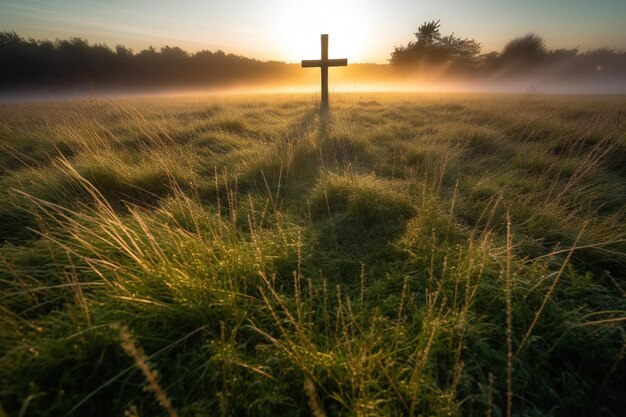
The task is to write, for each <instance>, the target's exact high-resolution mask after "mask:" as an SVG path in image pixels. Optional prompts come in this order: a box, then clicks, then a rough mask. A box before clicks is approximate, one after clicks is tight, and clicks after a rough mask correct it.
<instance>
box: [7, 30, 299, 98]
mask: <svg viewBox="0 0 626 417" xmlns="http://www.w3.org/2000/svg"><path fill="white" fill-rule="evenodd" d="M286 72H289V66H287V65H286V64H284V63H282V62H273V61H268V62H262V61H259V60H256V59H251V58H246V57H243V56H238V55H233V54H227V53H225V52H223V51H221V50H219V51H216V52H211V51H206V50H203V51H199V52H196V53H194V54H190V53H188V52H186V51H184V50H183V49H181V48H179V47H170V46H165V47H163V48H161V49H160V50H156V49H155V48H153V47H149V48H147V49H144V50H142V51H140V52H138V53H133V51H132V50H130V49H128V48H126V47H125V46H122V45H118V46H116V47H115V49H111V48H109V47H108V46H106V45H103V44H90V43H89V42H88V41H86V40H84V39H80V38H71V39H68V40H56V41H49V40H36V39H25V38H22V37H21V36H19V35H17V34H16V33H15V32H0V88H2V89H4V90H19V89H23V88H33V89H39V88H51V89H54V88H83V89H89V88H110V87H120V88H127V87H138V88H141V87H153V86H157V85H158V86H168V87H182V86H197V85H208V86H211V85H216V86H217V85H228V84H234V83H238V82H241V81H257V82H258V81H263V80H268V79H271V78H274V77H276V76H281V75H285V73H286Z"/></svg>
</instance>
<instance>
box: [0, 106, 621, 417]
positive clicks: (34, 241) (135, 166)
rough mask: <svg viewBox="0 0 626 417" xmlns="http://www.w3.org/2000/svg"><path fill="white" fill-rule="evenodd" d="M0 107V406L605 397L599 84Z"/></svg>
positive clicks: (612, 354)
mask: <svg viewBox="0 0 626 417" xmlns="http://www.w3.org/2000/svg"><path fill="white" fill-rule="evenodd" d="M331 98H332V99H333V102H332V103H331V105H332V108H331V110H330V111H329V112H323V113H320V111H319V109H318V107H317V102H316V99H315V97H312V96H298V95H286V96H267V95H259V96H233V97H213V96H206V97H179V98H142V99H125V100H97V99H93V100H85V101H67V102H39V103H16V104H2V105H0V291H1V292H0V294H1V295H0V300H1V301H0V404H1V406H0V415H2V416H4V415H5V414H6V415H10V416H20V417H21V416H55V417H56V416H63V415H69V416H128V417H131V416H155V415H168V416H170V417H171V416H174V415H178V416H212V415H224V416H230V415H232V416H243V415H250V416H275V415H281V416H285V417H287V416H307V415H314V416H316V417H322V416H340V415H341V416H367V415H370V416H383V415H389V416H396V415H407V416H419V415H423V416H427V415H440V416H455V415H464V416H512V415H516V416H541V415H546V416H547V415H550V416H590V415H605V416H618V415H623V414H622V413H623V410H624V409H625V407H626V396H624V387H626V362H625V359H624V354H625V350H626V334H625V323H626V298H625V294H626V293H625V291H626V240H625V239H626V185H625V184H626V123H625V122H624V118H625V116H624V115H623V113H624V111H625V110H626V99H625V98H624V97H617V96H616V97H541V96H534V95H525V96H522V95H519V96H505V95H500V96H485V95H482V96H462V95H459V96H455V95H432V96H428V95H384V94H379V95H360V94H345V95H337V96H334V97H331Z"/></svg>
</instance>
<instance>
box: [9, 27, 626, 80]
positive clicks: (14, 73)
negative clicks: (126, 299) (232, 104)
mask: <svg viewBox="0 0 626 417" xmlns="http://www.w3.org/2000/svg"><path fill="white" fill-rule="evenodd" d="M414 36H415V40H412V41H410V42H408V44H406V45H403V46H399V47H395V48H394V50H393V51H392V52H391V56H390V59H389V63H390V65H361V66H359V65H351V66H350V67H349V68H348V69H347V70H345V71H344V72H343V73H342V72H341V71H338V72H335V73H337V74H343V75H340V77H341V76H344V77H346V78H349V76H353V77H354V78H363V77H365V78H367V77H370V78H371V77H373V76H374V75H375V76H376V77H378V78H385V77H388V78H392V77H394V76H397V75H398V74H407V73H419V72H420V71H426V70H428V69H436V70H437V73H438V74H440V75H442V76H458V75H461V76H470V77H481V78H494V77H496V78H500V79H501V78H514V77H518V76H524V75H528V74H533V73H537V72H541V73H542V74H544V75H545V74H552V76H554V77H555V78H557V77H558V78H559V79H560V80H563V79H568V80H576V79H579V80H594V79H596V80H599V79H602V80H612V79H619V80H621V81H622V82H623V81H624V80H625V79H626V53H625V52H623V51H618V50H614V49H607V48H602V49H595V50H591V51H586V52H580V51H579V50H578V49H554V50H550V49H548V48H547V47H546V45H545V42H544V40H543V39H542V38H541V37H540V36H538V35H536V34H527V35H525V36H522V37H519V38H516V39H513V40H511V41H510V42H508V43H507V44H506V45H505V47H504V48H503V50H502V51H500V52H491V53H487V54H483V53H481V45H480V43H478V42H476V41H475V40H474V39H469V38H461V37H457V36H455V35H454V34H450V35H442V34H441V32H440V23H439V21H429V22H425V23H424V24H423V25H421V26H419V28H418V30H417V32H415V33H414ZM346 71H347V72H346ZM346 74H347V75H346ZM312 75H313V74H312V72H310V71H300V68H299V65H298V64H287V63H284V62H278V61H266V62H264V61H259V60H256V59H251V58H246V57H243V56H239V55H233V54H227V53H225V52H223V51H221V50H218V51H216V52H211V51H207V50H202V51H199V52H196V53H188V52H186V51H184V50H182V49H181V48H179V47H170V46H165V47H163V48H160V49H159V50H157V49H155V48H153V47H149V48H147V49H144V50H142V51H139V52H136V53H135V52H133V51H132V50H130V49H128V48H126V47H124V46H122V45H118V46H116V47H115V48H110V47H108V46H107V45H103V44H91V43H89V42H88V41H86V40H84V39H80V38H71V39H67V40H55V41H50V40H36V39H32V38H23V37H21V36H19V35H18V34H16V33H15V32H0V90H2V91H18V90H25V89H32V90H42V89H47V90H54V89H68V88H72V89H82V90H89V89H92V90H94V89H95V90H99V89H105V88H124V89H127V88H155V87H158V88H169V87H209V88H210V87H223V86H230V85H235V84H254V83H264V82H274V83H276V82H284V83H296V82H302V81H303V80H311V79H312V78H313V77H312ZM383 81H384V80H383Z"/></svg>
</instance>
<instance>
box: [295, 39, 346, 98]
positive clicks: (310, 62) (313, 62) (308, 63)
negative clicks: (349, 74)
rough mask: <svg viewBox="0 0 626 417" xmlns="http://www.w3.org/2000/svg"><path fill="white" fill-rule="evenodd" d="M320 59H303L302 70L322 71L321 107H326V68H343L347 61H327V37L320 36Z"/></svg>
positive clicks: (344, 59)
mask: <svg viewBox="0 0 626 417" xmlns="http://www.w3.org/2000/svg"><path fill="white" fill-rule="evenodd" d="M321 38H322V39H321V40H322V59H305V60H303V61H302V68H312V67H319V68H321V70H322V107H328V67H345V66H346V65H348V60H347V59H346V58H343V59H328V35H322V36H321Z"/></svg>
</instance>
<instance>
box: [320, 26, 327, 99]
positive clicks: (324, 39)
mask: <svg viewBox="0 0 626 417" xmlns="http://www.w3.org/2000/svg"><path fill="white" fill-rule="evenodd" d="M321 40H322V65H321V70H322V106H324V107H328V66H327V65H323V63H325V62H328V35H322V36H321Z"/></svg>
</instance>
